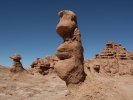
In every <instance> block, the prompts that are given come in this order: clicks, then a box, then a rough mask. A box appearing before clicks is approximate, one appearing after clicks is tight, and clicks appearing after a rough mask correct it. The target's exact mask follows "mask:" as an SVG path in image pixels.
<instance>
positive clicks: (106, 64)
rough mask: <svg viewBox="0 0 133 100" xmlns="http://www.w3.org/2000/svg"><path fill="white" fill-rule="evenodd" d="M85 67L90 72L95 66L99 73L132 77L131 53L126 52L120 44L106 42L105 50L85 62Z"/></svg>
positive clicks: (132, 60)
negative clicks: (97, 67)
mask: <svg viewBox="0 0 133 100" xmlns="http://www.w3.org/2000/svg"><path fill="white" fill-rule="evenodd" d="M85 65H86V66H88V69H91V71H92V70H95V69H94V68H95V67H96V66H99V69H100V70H99V72H100V73H106V74H110V75H114V74H119V75H125V74H130V75H133V55H132V52H128V51H127V50H126V48H125V47H123V46H122V45H121V44H117V43H115V42H112V41H109V42H107V44H106V48H105V49H104V50H103V51H102V52H101V53H99V54H96V57H95V59H93V60H91V61H86V62H85Z"/></svg>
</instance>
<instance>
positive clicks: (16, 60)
mask: <svg viewBox="0 0 133 100" xmlns="http://www.w3.org/2000/svg"><path fill="white" fill-rule="evenodd" d="M10 58H11V59H13V65H12V67H11V69H10V71H11V72H13V73H19V72H23V71H24V70H25V69H24V68H23V65H22V63H21V62H20V60H21V56H20V55H19V54H14V55H12V56H11V57H10Z"/></svg>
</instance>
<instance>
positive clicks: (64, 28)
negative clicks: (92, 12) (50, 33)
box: [54, 10, 86, 85]
mask: <svg viewBox="0 0 133 100" xmlns="http://www.w3.org/2000/svg"><path fill="white" fill-rule="evenodd" d="M58 14H59V16H60V21H59V23H58V25H57V27H56V31H57V33H58V34H59V35H60V36H61V37H62V38H63V40H64V42H63V43H62V44H61V45H60V46H59V47H58V49H57V52H56V56H57V57H58V59H59V61H57V62H56V64H55V66H54V68H55V71H56V72H57V75H58V76H59V77H60V78H61V79H62V80H64V81H65V82H66V84H67V85H68V84H77V83H80V82H82V81H84V79H85V76H86V75H85V73H84V66H83V62H84V57H83V47H82V43H81V34H80V31H79V29H78V25H77V17H76V14H75V13H74V12H72V11H69V10H63V11H60V12H59V13H58Z"/></svg>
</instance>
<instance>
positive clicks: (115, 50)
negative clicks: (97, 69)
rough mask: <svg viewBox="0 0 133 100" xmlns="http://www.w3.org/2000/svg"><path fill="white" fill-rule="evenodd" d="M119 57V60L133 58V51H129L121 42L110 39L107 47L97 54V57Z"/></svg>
mask: <svg viewBox="0 0 133 100" xmlns="http://www.w3.org/2000/svg"><path fill="white" fill-rule="evenodd" d="M99 58H100V59H114V58H116V59H119V60H133V53H131V52H128V51H127V50H126V48H125V47H123V46H122V45H121V44H117V43H115V42H112V41H109V42H107V44H106V48H105V49H104V50H103V51H102V52H101V53H100V54H97V55H96V59H99Z"/></svg>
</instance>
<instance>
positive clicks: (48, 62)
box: [30, 56, 55, 75]
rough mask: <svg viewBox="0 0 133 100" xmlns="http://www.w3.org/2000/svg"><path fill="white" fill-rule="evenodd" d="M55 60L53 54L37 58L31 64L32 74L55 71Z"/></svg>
mask: <svg viewBox="0 0 133 100" xmlns="http://www.w3.org/2000/svg"><path fill="white" fill-rule="evenodd" d="M54 61H55V57H53V56H47V57H45V59H41V58H37V59H36V60H35V61H34V62H33V63H32V64H31V69H30V71H31V73H32V74H38V73H39V74H42V75H47V74H49V73H52V72H53V69H54Z"/></svg>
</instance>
